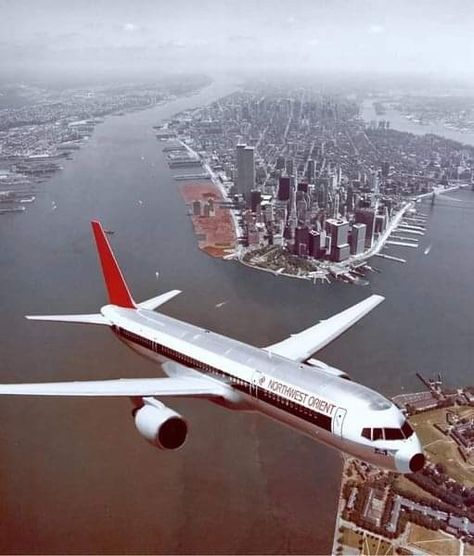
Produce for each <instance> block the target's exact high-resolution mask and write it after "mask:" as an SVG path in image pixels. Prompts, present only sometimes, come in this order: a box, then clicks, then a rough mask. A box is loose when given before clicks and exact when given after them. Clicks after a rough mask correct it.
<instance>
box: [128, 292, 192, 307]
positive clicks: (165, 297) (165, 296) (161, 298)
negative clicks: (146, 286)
mask: <svg viewBox="0 0 474 556" xmlns="http://www.w3.org/2000/svg"><path fill="white" fill-rule="evenodd" d="M180 293H181V290H171V291H169V292H166V293H162V294H161V295H157V296H156V297H152V298H151V299H147V300H146V301H142V302H141V303H138V304H137V307H138V308H139V309H149V310H150V311H153V310H154V309H157V308H158V307H159V306H160V305H163V304H164V303H166V302H167V301H170V299H173V297H176V296H177V295H178V294H180Z"/></svg>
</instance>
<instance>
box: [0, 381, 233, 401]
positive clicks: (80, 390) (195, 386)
mask: <svg viewBox="0 0 474 556" xmlns="http://www.w3.org/2000/svg"><path fill="white" fill-rule="evenodd" d="M227 393H228V387H227V386H226V385H225V384H219V383H218V382H217V381H215V380H212V379H208V378H206V377H182V378H177V377H171V378H121V379H117V380H91V381H78V382H42V383H30V384H0V394H11V395H21V396H99V397H100V396H130V397H142V396H158V397H159V396H182V397H190V398H193V397H225V395H226V394H227Z"/></svg>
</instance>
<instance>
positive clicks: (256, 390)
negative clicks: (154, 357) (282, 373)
mask: <svg viewBox="0 0 474 556" xmlns="http://www.w3.org/2000/svg"><path fill="white" fill-rule="evenodd" d="M113 328H114V332H115V333H116V334H117V335H118V336H119V337H120V338H123V339H124V340H127V341H128V342H132V343H134V344H138V345H139V346H141V347H144V348H146V349H148V350H150V351H152V352H153V353H156V354H158V355H162V356H163V357H166V358H167V359H171V360H172V361H175V362H176V363H179V364H180V365H184V366H186V367H189V368H191V369H198V370H199V371H201V372H202V373H205V374H210V375H213V376H216V377H219V378H223V379H226V383H227V384H228V383H229V382H230V384H229V386H232V388H235V389H236V390H238V391H239V392H243V393H244V394H247V395H249V396H252V397H254V398H256V399H258V400H260V401H264V402H265V403H267V404H269V405H271V406H273V407H275V408H277V409H281V410H282V411H285V412H286V413H290V414H291V415H294V416H295V417H299V418H300V419H303V420H304V421H307V422H309V423H311V424H313V425H315V426H317V427H319V428H321V429H324V430H326V431H329V432H332V418H331V417H329V416H328V415H325V414H324V413H319V412H318V411H314V410H313V409H309V408H308V407H305V406H303V405H301V404H298V403H295V402H293V401H291V400H288V399H287V398H283V397H282V396H278V395H277V394H275V393H273V392H268V391H267V390H264V389H263V388H261V387H260V386H258V385H255V384H252V383H250V382H247V381H246V380H243V379H241V378H238V377H235V376H234V375H231V374H229V373H226V372H225V371H222V370H221V369H217V368H216V367H212V366H211V365H208V364H207V363H203V362H202V361H198V360H197V359H194V358H193V357H189V356H188V355H185V354H184V353H180V352H179V351H175V350H174V349H171V348H169V347H166V346H164V345H163V344H159V343H157V342H153V341H152V340H148V338H144V337H143V336H140V335H138V334H135V333H134V332H130V331H129V330H125V329H124V328H119V327H117V326H115V327H113Z"/></svg>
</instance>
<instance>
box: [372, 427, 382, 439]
mask: <svg viewBox="0 0 474 556" xmlns="http://www.w3.org/2000/svg"><path fill="white" fill-rule="evenodd" d="M372 440H383V429H373V434H372Z"/></svg>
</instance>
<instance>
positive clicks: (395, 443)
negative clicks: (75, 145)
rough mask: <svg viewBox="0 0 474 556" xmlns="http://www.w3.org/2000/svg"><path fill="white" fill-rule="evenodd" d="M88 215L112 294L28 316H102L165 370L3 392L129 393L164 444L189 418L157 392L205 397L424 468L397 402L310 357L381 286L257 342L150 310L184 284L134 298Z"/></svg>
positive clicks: (398, 465)
mask: <svg viewBox="0 0 474 556" xmlns="http://www.w3.org/2000/svg"><path fill="white" fill-rule="evenodd" d="M91 224H92V230H93V235H94V237H95V242H96V247H97V251H98V256H99V261H100V264H101V267H102V273H103V276H104V281H105V286H106V290H107V293H108V299H109V303H108V304H107V305H105V306H103V307H102V308H101V310H100V312H99V313H96V314H83V315H44V316H27V317H26V318H28V319H31V320H40V321H56V322H68V323H84V324H95V325H100V326H107V327H109V328H110V329H111V330H112V332H113V333H114V334H115V335H116V336H117V337H118V338H119V339H120V340H121V341H122V342H124V343H125V344H126V345H127V346H129V347H130V348H132V349H133V350H134V351H136V352H138V353H139V354H142V355H144V356H146V357H147V358H149V359H152V360H154V361H156V362H158V363H160V364H161V365H162V369H163V371H164V373H165V375H166V377H163V378H127V379H125V378H121V379H115V380H97V381H78V382H50V383H30V384H25V383H24V384H1V385H0V394H8V395H27V396H30V395H38V396H97V397H102V396H125V397H129V398H131V400H132V402H133V405H134V409H133V413H132V414H133V418H134V422H135V426H136V428H137V430H138V432H139V433H140V434H141V435H142V436H143V437H144V438H145V439H146V440H147V441H148V442H150V443H151V444H152V445H154V446H155V447H157V448H160V449H164V450H174V449H177V448H180V447H181V446H182V445H183V444H184V442H185V440H186V437H187V433H188V425H187V421H186V419H185V418H183V417H182V416H181V415H179V414H178V413H177V412H176V411H174V410H173V409H171V408H170V407H168V406H166V405H165V404H164V403H163V402H162V401H160V399H161V398H166V397H184V398H204V399H206V400H209V401H211V402H214V403H216V404H219V405H221V406H224V407H226V408H229V409H233V410H242V411H257V412H260V413H262V414H264V415H266V416H268V417H270V418H272V419H274V420H276V421H279V422H280V423H282V424H284V425H288V426H290V427H291V428H293V429H296V430H297V431H299V432H301V433H303V434H305V435H307V436H309V437H310V438H312V439H314V440H317V441H320V442H322V443H323V444H326V445H328V446H330V447H333V448H336V449H337V450H339V451H341V452H343V453H346V454H349V455H351V456H354V457H356V458H358V459H361V460H364V461H366V462H368V463H370V464H373V465H376V466H378V467H380V468H383V469H388V470H391V471H395V472H398V473H402V474H403V473H414V472H416V471H419V470H420V469H422V468H423V466H424V463H425V457H424V455H423V451H422V448H421V444H420V441H419V439H418V437H417V435H416V433H415V432H414V431H413V429H412V428H411V426H410V425H409V423H408V422H407V421H406V419H405V416H404V414H403V413H402V411H401V410H400V409H399V408H398V407H397V406H395V404H394V403H392V402H391V401H390V400H388V399H387V398H385V397H384V396H382V395H381V394H379V393H378V392H375V391H374V390H371V389H370V388H367V387H366V386H363V385H362V384H359V383H357V382H354V381H352V380H350V378H349V376H348V375H347V374H346V373H345V372H343V371H341V370H339V369H336V368H334V367H331V366H330V365H327V364H325V363H323V362H322V361H319V360H317V359H314V357H313V354H314V353H315V352H317V351H319V350H320V349H322V348H323V347H325V346H326V345H328V344H329V343H330V342H332V341H333V340H335V339H336V338H337V337H339V336H340V335H341V334H342V333H343V332H345V331H346V330H347V329H349V328H350V327H351V326H353V325H354V324H355V323H356V322H358V321H359V320H360V319H361V318H362V317H363V316H365V315H366V314H367V313H369V312H370V311H371V310H372V309H374V308H375V307H376V306H377V305H378V304H379V303H381V302H382V301H383V300H384V298H383V297H382V296H380V295H371V296H370V297H368V298H367V299H365V300H363V301H361V302H359V303H357V304H356V305H354V306H352V307H350V308H348V309H346V310H344V311H342V312H341V313H339V314H336V315H335V316H333V317H331V318H329V319H327V320H324V321H321V322H320V323H318V324H316V325H314V326H311V327H310V328H307V329H306V330H303V331H302V332H299V333H298V334H294V335H291V336H290V337H289V338H287V339H284V340H282V341H280V342H278V343H275V344H273V345H270V346H268V347H265V348H259V347H254V346H251V345H248V344H245V343H243V342H240V341H237V340H234V339H231V338H228V337H225V336H222V335H219V334H216V333H214V332H211V331H209V330H205V329H203V328H199V327H197V326H194V325H191V324H188V323H186V322H183V321H179V320H177V319H174V318H171V317H169V316H166V315H164V314H162V313H158V312H155V309H157V308H158V307H160V306H161V305H163V304H164V303H166V302H167V301H170V300H171V299H172V298H174V297H175V296H176V295H178V294H179V293H181V292H180V290H171V291H168V292H166V293H163V294H161V295H158V296H157V297H153V298H151V299H148V300H146V301H142V302H140V303H136V302H135V301H134V300H133V298H132V296H131V294H130V291H129V288H128V286H127V284H126V282H125V279H124V277H123V274H122V272H121V269H120V267H119V265H118V263H117V261H116V259H115V256H114V254H113V252H112V249H111V247H110V244H109V240H108V238H107V236H106V233H105V232H104V229H103V228H102V226H101V224H100V222H98V221H93V222H92V223H91ZM158 398H160V399H158Z"/></svg>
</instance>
